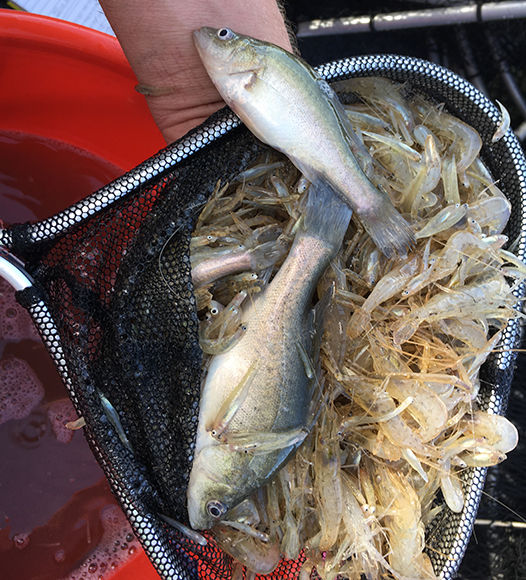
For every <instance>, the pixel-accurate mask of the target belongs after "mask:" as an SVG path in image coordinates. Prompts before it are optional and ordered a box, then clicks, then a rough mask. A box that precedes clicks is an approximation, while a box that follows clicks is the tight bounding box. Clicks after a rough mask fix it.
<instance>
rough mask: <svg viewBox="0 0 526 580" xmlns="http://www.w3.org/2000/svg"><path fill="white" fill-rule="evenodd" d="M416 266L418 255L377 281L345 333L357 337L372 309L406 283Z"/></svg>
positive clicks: (366, 322) (397, 291)
mask: <svg viewBox="0 0 526 580" xmlns="http://www.w3.org/2000/svg"><path fill="white" fill-rule="evenodd" d="M417 268H418V257H417V256H413V258H412V259H411V260H410V261H409V262H408V263H406V264H403V265H401V266H399V267H398V268H396V269H395V270H393V271H392V272H389V273H388V274H386V275H385V276H384V277H383V278H381V280H379V281H378V283H377V284H376V286H375V287H374V289H373V291H372V292H371V294H370V295H369V296H368V297H367V299H366V301H365V302H364V303H363V305H362V307H361V308H360V309H359V310H357V311H356V312H355V313H354V314H353V316H352V318H351V320H350V321H349V325H348V326H347V334H348V335H349V336H350V337H351V338H355V337H357V336H358V335H359V334H360V333H361V332H363V330H364V329H365V327H366V325H367V324H368V322H369V320H370V318H371V313H372V311H373V310H374V309H375V308H377V307H378V306H379V305H380V304H382V303H383V302H385V301H386V300H388V299H389V298H391V297H393V296H395V295H396V294H398V293H399V292H400V290H402V288H404V287H405V286H406V285H407V281H408V280H409V279H410V277H411V276H413V275H414V274H415V272H416V271H417Z"/></svg>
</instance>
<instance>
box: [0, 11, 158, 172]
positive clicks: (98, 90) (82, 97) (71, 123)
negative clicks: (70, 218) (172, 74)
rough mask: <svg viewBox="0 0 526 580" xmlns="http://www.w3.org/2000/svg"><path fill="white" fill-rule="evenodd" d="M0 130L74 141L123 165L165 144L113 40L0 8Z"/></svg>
mask: <svg viewBox="0 0 526 580" xmlns="http://www.w3.org/2000/svg"><path fill="white" fill-rule="evenodd" d="M0 54H1V55H2V58H1V61H0V86H1V87H2V90H1V91H0V128H2V129H7V130H12V131H22V132H27V133H32V134H36V135H41V136H45V137H49V138H52V139H56V140H58V141H63V142H65V143H69V144H71V145H74V146H76V147H80V148H81V149H84V150H86V151H89V152H90V153H93V154H94V155H97V156H99V157H102V158H104V159H106V160H107V161H110V162H111V163H113V164H114V165H117V166H119V167H121V168H122V169H124V170H129V169H131V168H132V167H134V166H135V165H137V164H139V163H140V162H141V161H144V160H145V159H147V158H148V157H150V156H151V155H153V154H154V153H156V152H157V151H158V150H159V149H161V148H162V147H164V146H165V142H164V139H163V138H162V135H161V133H160V132H159V130H158V129H157V126H156V125H155V123H154V122H153V119H152V117H151V115H150V112H149V110H148V107H147V105H146V102H145V100H144V97H143V96H142V95H140V94H139V93H137V92H136V91H135V90H134V87H135V85H136V84H137V80H136V78H135V75H134V74H133V72H132V70H131V68H130V66H129V64H128V62H127V61H126V59H125V57H124V54H123V52H122V50H121V48H120V45H119V43H118V42H117V40H116V39H115V38H113V37H112V36H109V35H107V34H104V33H102V32H98V31H96V30H91V29H89V28H85V27H83V26H78V25H75V24H70V23H67V22H64V21H61V20H55V19H53V18H47V17H44V16H38V15H35V14H28V13H20V12H15V11H10V10H0Z"/></svg>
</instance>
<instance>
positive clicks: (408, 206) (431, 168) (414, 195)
mask: <svg viewBox="0 0 526 580" xmlns="http://www.w3.org/2000/svg"><path fill="white" fill-rule="evenodd" d="M441 170H442V161H441V158H440V154H439V153H438V150H437V146H436V142H435V138H434V137H433V135H428V136H427V137H426V140H425V143H424V154H423V155H422V160H421V161H420V164H419V166H418V169H417V172H416V177H415V179H414V180H413V182H412V184H411V187H410V189H409V191H408V193H407V196H406V199H405V201H404V203H403V206H404V209H405V210H406V211H410V212H411V217H413V218H415V217H416V216H417V215H418V212H419V211H420V210H421V209H423V208H424V206H426V205H428V204H426V202H425V199H426V196H427V195H428V194H429V193H430V192H431V191H432V190H433V189H435V187H436V186H437V185H438V182H439V180H440V176H441ZM433 197H434V198H435V199H436V196H433ZM431 205H433V204H431Z"/></svg>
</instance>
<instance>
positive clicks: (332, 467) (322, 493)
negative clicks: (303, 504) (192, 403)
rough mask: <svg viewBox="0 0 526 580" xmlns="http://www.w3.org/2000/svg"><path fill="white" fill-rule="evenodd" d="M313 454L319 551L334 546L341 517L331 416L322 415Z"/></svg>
mask: <svg viewBox="0 0 526 580" xmlns="http://www.w3.org/2000/svg"><path fill="white" fill-rule="evenodd" d="M320 421H321V423H320V427H319V429H318V437H317V440H316V450H315V453H314V467H315V473H316V489H317V492H318V495H319V500H320V508H321V514H322V517H321V533H322V535H321V539H320V550H321V551H325V550H328V549H330V548H331V547H332V546H333V544H335V543H336V540H337V538H338V532H339V529H340V521H341V517H342V509H343V508H342V501H343V500H342V489H341V481H340V471H341V460H340V444H339V441H338V439H337V436H336V429H335V427H336V425H335V421H334V418H333V417H332V414H331V413H329V412H328V411H327V410H325V411H322V416H321V419H320Z"/></svg>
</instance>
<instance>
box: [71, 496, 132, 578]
mask: <svg viewBox="0 0 526 580" xmlns="http://www.w3.org/2000/svg"><path fill="white" fill-rule="evenodd" d="M100 519H101V521H102V526H103V528H104V534H103V536H102V539H101V541H100V542H99V545H98V546H97V548H96V549H95V550H94V551H93V552H92V553H91V555H90V556H89V557H88V558H86V560H84V562H83V563H82V564H81V565H80V566H79V567H78V568H77V569H76V570H75V571H74V572H72V573H71V574H70V575H69V576H67V577H66V578H64V579H63V580H88V579H90V580H104V579H105V578H110V577H111V575H112V574H113V573H114V572H115V570H117V568H119V567H120V566H122V564H123V563H124V562H126V560H127V559H128V558H129V557H130V556H132V555H134V554H137V553H138V550H139V542H138V541H137V539H136V538H135V536H134V535H133V533H132V529H131V526H130V524H129V523H128V521H127V520H126V517H125V516H124V514H123V513H122V511H121V510H120V509H119V508H118V507H117V506H114V505H111V506H106V507H104V508H103V509H102V510H101V513H100Z"/></svg>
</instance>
